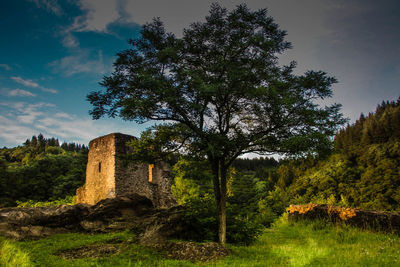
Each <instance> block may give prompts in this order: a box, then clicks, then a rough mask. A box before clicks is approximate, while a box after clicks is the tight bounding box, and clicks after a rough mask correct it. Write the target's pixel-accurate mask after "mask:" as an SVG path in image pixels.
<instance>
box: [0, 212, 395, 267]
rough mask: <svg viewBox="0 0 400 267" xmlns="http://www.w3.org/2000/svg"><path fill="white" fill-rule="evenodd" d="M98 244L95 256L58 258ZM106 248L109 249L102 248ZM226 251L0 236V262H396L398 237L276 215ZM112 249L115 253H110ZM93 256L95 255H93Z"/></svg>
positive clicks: (101, 237) (123, 238)
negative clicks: (200, 257) (198, 254)
mask: <svg viewBox="0 0 400 267" xmlns="http://www.w3.org/2000/svg"><path fill="white" fill-rule="evenodd" d="M85 246H98V249H96V250H98V251H103V254H102V255H100V257H97V258H94V257H91V256H93V255H90V253H89V254H87V255H86V257H84V258H79V259H69V258H68V257H67V258H65V257H62V256H60V251H68V250H71V249H74V248H79V247H85ZM107 246H108V247H109V246H111V247H112V248H114V250H109V249H108V250H107ZM229 248H230V249H231V250H232V254H231V255H230V256H228V257H226V258H224V259H220V260H217V261H214V262H206V263H204V262H190V261H181V260H173V259H168V258H167V255H166V253H163V252H157V251H155V250H154V249H151V248H146V247H143V246H139V245H137V244H136V243H135V236H134V235H133V234H131V233H129V232H122V233H111V234H95V235H88V234H63V235H55V236H51V237H48V238H44V239H41V240H34V241H23V242H17V241H11V240H6V239H4V238H2V239H0V253H1V256H0V265H1V266H230V267H232V266H400V254H399V251H400V237H399V236H396V235H390V234H382V233H374V232H369V231H363V230H360V229H356V228H352V227H347V226H333V225H326V224H325V223H324V222H318V221H317V222H301V223H296V224H292V223H288V222H287V220H285V219H281V220H280V221H279V222H277V223H275V224H274V226H273V227H272V228H269V229H265V231H264V232H263V234H262V235H261V236H260V237H259V238H258V240H257V241H256V242H255V243H254V244H252V245H250V246H232V245H229ZM114 253H115V254H114ZM97 256H99V255H97Z"/></svg>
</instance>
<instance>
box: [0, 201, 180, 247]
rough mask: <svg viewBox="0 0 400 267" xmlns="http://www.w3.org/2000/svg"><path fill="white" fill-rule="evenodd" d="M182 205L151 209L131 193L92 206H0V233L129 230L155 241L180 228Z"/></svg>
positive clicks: (30, 235) (35, 234)
mask: <svg viewBox="0 0 400 267" xmlns="http://www.w3.org/2000/svg"><path fill="white" fill-rule="evenodd" d="M181 218H182V208H181V207H172V208H169V209H155V208H154V207H153V203H152V201H151V200H149V199H148V198H146V197H144V196H140V195H137V194H134V195H132V196H130V197H117V198H110V199H105V200H101V201H100V202H98V203H97V204H96V205H88V204H77V205H73V206H71V205H61V206H57V207H54V206H53V207H38V208H5V209H0V235H3V236H5V237H8V238H13V239H19V240H21V239H26V238H41V237H45V236H49V235H52V234H57V233H68V232H112V231H121V230H125V229H130V230H133V231H135V232H136V233H137V235H138V237H139V242H142V243H145V244H151V243H157V242H160V240H165V239H166V238H168V237H170V236H174V235H176V234H177V233H178V232H179V231H181V229H182V227H181Z"/></svg>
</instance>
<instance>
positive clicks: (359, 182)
mask: <svg viewBox="0 0 400 267" xmlns="http://www.w3.org/2000/svg"><path fill="white" fill-rule="evenodd" d="M87 152H88V148H87V147H86V146H84V145H77V144H74V143H70V144H67V143H63V144H61V145H60V144H59V141H58V140H57V139H55V138H49V139H46V138H44V137H43V136H42V135H41V134H40V135H38V136H37V137H36V136H33V137H32V138H31V139H28V140H26V142H25V143H24V144H23V145H21V146H18V147H15V148H3V149H1V150H0V164H1V165H0V168H1V172H0V192H1V195H0V203H1V204H0V205H1V206H15V205H16V204H17V203H20V202H21V201H27V200H33V201H53V200H56V199H63V198H65V197H68V196H72V195H74V194H75V190H76V188H77V187H79V186H81V185H82V184H83V183H84V179H85V177H84V175H85V167H86V162H87ZM172 175H173V177H174V185H173V187H172V191H173V194H174V195H175V197H176V198H177V200H178V203H179V204H181V205H185V206H187V207H188V210H187V213H186V220H188V222H189V223H190V225H192V226H195V227H194V228H195V229H198V231H197V232H193V236H192V237H191V238H192V239H195V240H216V238H217V237H216V232H217V231H216V228H217V221H216V219H215V204H214V198H213V189H212V186H213V185H212V173H211V171H210V169H209V168H208V164H207V162H199V161H197V160H193V159H190V158H184V157H181V158H179V157H178V158H177V159H176V160H174V164H173V166H172ZM309 202H313V203H326V204H336V205H342V206H351V207H360V208H363V209H377V210H388V211H393V210H399V209H400V99H399V100H398V101H397V102H383V103H382V104H380V105H378V107H377V109H376V111H375V113H370V114H368V116H364V115H361V116H360V119H359V120H357V121H356V122H355V123H354V124H353V125H347V127H345V128H343V129H342V130H340V131H339V132H338V133H337V135H336V137H335V139H334V148H333V150H332V151H331V152H330V153H329V154H325V155H319V156H318V157H317V156H315V155H309V156H308V157H305V158H298V159H284V160H280V161H277V160H275V159H273V158H255V159H237V160H236V161H235V162H234V164H233V167H232V168H230V169H229V172H228V207H227V208H228V218H227V222H228V223H227V225H228V228H227V230H228V235H227V236H228V241H229V242H242V243H249V242H251V240H252V239H253V238H254V236H255V235H256V234H257V233H258V232H259V230H260V227H262V225H264V226H269V225H270V224H271V223H272V222H273V221H274V220H275V219H276V218H278V217H279V216H280V215H281V214H282V213H283V212H284V211H285V209H286V208H287V207H288V205H289V204H300V203H309Z"/></svg>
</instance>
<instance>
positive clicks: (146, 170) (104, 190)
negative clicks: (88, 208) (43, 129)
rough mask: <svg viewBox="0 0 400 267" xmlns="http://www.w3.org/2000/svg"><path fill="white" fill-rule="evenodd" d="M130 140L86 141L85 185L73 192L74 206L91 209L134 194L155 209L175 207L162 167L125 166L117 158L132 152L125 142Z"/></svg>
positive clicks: (105, 138) (104, 138)
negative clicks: (75, 204)
mask: <svg viewBox="0 0 400 267" xmlns="http://www.w3.org/2000/svg"><path fill="white" fill-rule="evenodd" d="M134 138H135V137H133V136H130V135H126V134H121V133H112V134H108V135H105V136H101V137H98V138H96V139H93V140H92V141H90V143H89V155H88V163H87V167H86V183H85V185H84V186H82V187H80V188H78V189H77V190H76V203H87V204H91V205H93V204H96V203H97V202H99V201H100V200H102V199H106V198H114V197H119V196H129V195H131V194H134V193H137V194H139V195H143V196H145V197H147V198H149V199H150V200H151V201H152V202H153V204H154V206H155V207H159V208H165V207H170V206H173V205H175V204H176V201H175V199H174V197H173V196H172V194H171V181H170V177H169V169H168V168H167V166H166V164H165V163H163V162H158V163H156V164H143V163H128V162H126V161H124V160H123V159H121V158H120V156H121V155H124V154H127V153H128V152H129V150H130V149H132V148H130V147H127V146H126V142H127V141H129V140H131V139H134Z"/></svg>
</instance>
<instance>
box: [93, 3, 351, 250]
mask: <svg viewBox="0 0 400 267" xmlns="http://www.w3.org/2000/svg"><path fill="white" fill-rule="evenodd" d="M285 35H286V33H285V32H284V31H282V30H280V29H279V27H278V25H277V24H275V23H274V22H273V19H272V18H271V17H269V16H268V15H267V10H266V9H261V10H258V11H251V10H249V9H248V8H247V6H246V5H239V6H237V7H236V8H235V9H234V10H232V11H231V12H228V11H227V9H225V8H222V7H221V6H219V5H218V4H213V5H212V6H211V10H210V14H209V16H207V17H206V19H205V22H197V23H193V24H191V26H190V27H189V28H187V29H185V30H184V31H183V37H182V38H177V37H175V36H174V35H173V34H171V33H167V32H166V31H165V29H164V26H163V23H162V22H161V21H160V20H159V19H155V20H154V21H153V22H152V23H149V24H146V25H144V26H143V29H142V31H141V36H140V38H138V39H135V40H130V41H129V44H130V45H131V48H130V49H128V50H125V51H122V52H120V53H118V58H117V60H116V62H115V63H114V67H115V68H114V72H113V73H112V74H111V75H110V76H107V77H104V79H103V81H102V82H101V85H102V86H103V87H105V89H106V90H105V91H98V92H92V93H90V94H89V95H88V100H89V101H90V102H91V104H92V105H93V109H92V110H91V111H90V113H91V115H92V116H93V118H94V119H99V118H100V117H102V116H105V115H108V116H111V117H115V116H119V117H122V118H123V119H125V120H135V121H137V122H139V123H143V122H147V121H157V122H160V123H159V124H156V125H155V126H153V127H152V128H151V129H150V130H149V131H148V132H145V133H144V134H143V135H142V138H141V139H143V141H142V142H140V141H137V142H136V141H135V142H136V144H133V145H135V149H134V151H136V152H134V154H140V153H143V154H144V155H147V154H151V155H149V156H151V157H153V156H155V155H154V153H153V152H157V151H158V152H159V153H160V154H161V155H162V154H165V153H166V152H168V150H173V151H176V150H179V151H180V152H181V153H184V154H190V155H192V156H195V157H196V158H201V159H206V160H207V161H208V163H209V165H210V168H211V171H212V174H213V183H214V196H215V199H216V204H217V214H218V220H219V229H218V231H219V233H220V242H222V243H224V242H225V218H226V197H227V172H228V169H229V167H230V166H231V165H232V163H233V161H234V160H235V159H236V158H237V157H239V156H240V155H243V154H246V153H248V152H259V153H264V154H270V153H286V154H291V153H295V154H301V153H305V152H310V153H315V152H317V153H326V151H327V150H329V148H330V146H331V142H330V136H332V135H333V134H334V132H335V130H336V129H337V127H338V126H339V125H341V124H343V123H344V122H345V120H344V119H343V117H342V114H340V113H339V110H340V105H338V104H334V105H332V106H329V107H320V106H319V105H318V104H316V103H318V101H316V100H320V99H324V98H328V97H330V96H331V95H332V91H331V85H332V84H333V83H335V82H336V79H335V78H333V77H329V76H328V75H327V74H326V73H325V72H322V71H307V72H306V73H305V74H304V75H296V74H294V69H295V66H296V64H295V63H294V62H292V63H291V64H290V65H288V66H281V65H279V64H278V55H279V54H281V53H283V52H284V51H285V50H286V49H288V48H290V47H291V44H290V43H289V42H287V41H285V39H284V38H285ZM152 132H153V133H154V132H155V133H154V134H153V133H152ZM152 135H153V137H154V142H150V143H148V147H146V146H145V144H146V140H147V139H148V138H147V137H148V136H152ZM154 144H163V145H164V148H163V147H161V148H157V147H154ZM140 148H141V149H140ZM146 151H151V152H150V153H147V152H146Z"/></svg>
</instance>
